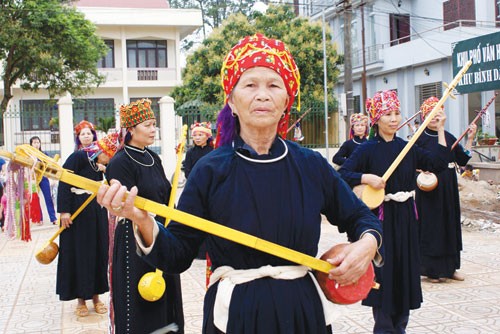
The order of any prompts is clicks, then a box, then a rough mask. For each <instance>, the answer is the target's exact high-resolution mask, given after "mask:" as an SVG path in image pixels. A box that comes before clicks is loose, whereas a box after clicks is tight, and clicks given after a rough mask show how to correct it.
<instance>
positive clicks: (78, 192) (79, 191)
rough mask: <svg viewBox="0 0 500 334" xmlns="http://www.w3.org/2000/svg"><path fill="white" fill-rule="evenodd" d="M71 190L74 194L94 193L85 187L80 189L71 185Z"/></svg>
mask: <svg viewBox="0 0 500 334" xmlns="http://www.w3.org/2000/svg"><path fill="white" fill-rule="evenodd" d="M70 190H71V192H72V193H73V194H76V195H83V194H89V195H92V194H93V192H91V191H89V190H85V189H80V188H75V187H71V189H70Z"/></svg>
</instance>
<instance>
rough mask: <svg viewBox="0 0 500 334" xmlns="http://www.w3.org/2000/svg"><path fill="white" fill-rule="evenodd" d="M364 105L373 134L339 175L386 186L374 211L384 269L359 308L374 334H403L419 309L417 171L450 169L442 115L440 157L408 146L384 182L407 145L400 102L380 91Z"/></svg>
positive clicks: (355, 182) (377, 270)
mask: <svg viewBox="0 0 500 334" xmlns="http://www.w3.org/2000/svg"><path fill="white" fill-rule="evenodd" d="M366 107H367V110H368V111H369V113H370V121H371V127H372V131H371V132H373V133H374V134H375V136H374V137H373V138H370V139H369V140H368V141H367V142H366V143H365V144H364V145H360V147H359V148H358V149H357V150H356V151H354V152H353V154H352V155H351V156H350V157H349V159H347V161H346V162H345V163H344V164H343V165H342V167H341V168H340V170H339V172H340V174H341V175H342V177H343V178H344V180H346V181H347V183H349V185H351V186H352V187H354V186H357V185H359V184H369V185H370V186H372V187H374V188H376V189H381V188H385V194H386V198H385V200H384V202H383V203H382V204H381V205H380V206H379V207H378V208H376V209H374V210H373V211H374V213H375V214H377V215H378V217H379V219H380V220H381V222H382V226H383V231H384V234H383V238H384V250H385V257H384V259H385V262H384V266H383V267H381V268H375V275H376V277H377V281H378V282H380V285H381V288H380V289H379V290H371V292H370V294H369V295H368V297H367V298H366V299H365V300H364V301H363V305H367V306H371V307H372V308H373V317H374V320H375V325H374V328H373V333H400V334H401V333H405V332H406V326H407V324H408V320H409V314H410V310H412V309H417V308H419V307H420V304H421V302H422V289H421V286H420V259H419V243H418V222H417V219H418V217H417V212H416V208H415V201H414V197H415V190H414V189H415V176H416V175H415V174H416V169H417V168H423V169H425V170H431V171H439V170H443V169H445V168H446V167H447V166H448V160H447V159H448V155H449V150H448V149H447V148H446V142H445V136H444V121H445V119H446V117H445V116H444V115H440V116H439V117H438V118H437V134H438V137H437V138H438V142H439V144H440V145H438V146H439V147H437V152H438V154H436V155H433V154H431V153H430V152H427V151H424V150H422V149H420V148H418V147H415V146H414V147H412V148H411V149H410V151H409V152H408V153H407V154H406V156H405V157H404V159H403V160H402V161H401V163H400V164H399V166H398V167H397V168H396V170H395V171H394V173H393V174H392V176H391V177H390V178H389V179H388V180H387V183H385V182H384V180H383V179H382V177H381V176H382V175H383V174H384V173H385V172H386V171H387V169H388V168H389V166H390V165H391V164H392V162H393V161H394V160H395V159H396V157H397V156H398V155H399V153H400V152H401V151H402V150H403V148H404V147H405V146H406V144H407V142H406V141H405V140H403V139H401V138H399V137H397V136H396V131H397V129H398V126H399V123H400V122H401V113H400V109H399V108H400V103H399V99H398V96H397V94H396V92H395V91H382V92H379V93H376V94H375V96H374V97H373V98H371V99H368V100H367V103H366Z"/></svg>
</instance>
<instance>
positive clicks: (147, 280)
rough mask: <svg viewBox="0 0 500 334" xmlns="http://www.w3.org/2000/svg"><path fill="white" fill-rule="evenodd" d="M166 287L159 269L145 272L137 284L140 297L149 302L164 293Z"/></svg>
mask: <svg viewBox="0 0 500 334" xmlns="http://www.w3.org/2000/svg"><path fill="white" fill-rule="evenodd" d="M166 287H167V286H166V284H165V279H164V278H163V276H162V272H161V270H157V271H151V272H149V273H145V274H144V275H143V276H142V277H141V279H140V280H139V284H138V285H137V288H138V289H139V294H140V295H141V297H142V298H144V299H145V300H147V301H149V302H155V301H157V300H158V299H160V298H161V297H162V296H163V294H164V293H165V289H166Z"/></svg>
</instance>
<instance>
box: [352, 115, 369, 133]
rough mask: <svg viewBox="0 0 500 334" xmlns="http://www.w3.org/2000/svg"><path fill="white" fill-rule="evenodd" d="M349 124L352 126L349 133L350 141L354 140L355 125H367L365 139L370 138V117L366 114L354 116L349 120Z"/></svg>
mask: <svg viewBox="0 0 500 334" xmlns="http://www.w3.org/2000/svg"><path fill="white" fill-rule="evenodd" d="M349 123H350V124H351V130H350V132H349V139H352V138H354V130H353V126H354V125H355V124H363V125H365V137H366V136H368V116H366V115H364V114H360V113H359V114H358V113H356V114H352V115H351V118H350V119H349Z"/></svg>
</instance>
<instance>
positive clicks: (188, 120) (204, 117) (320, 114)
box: [177, 103, 339, 148]
mask: <svg viewBox="0 0 500 334" xmlns="http://www.w3.org/2000/svg"><path fill="white" fill-rule="evenodd" d="M337 110H338V109H337V108H336V106H335V105H332V106H329V108H328V113H327V114H328V146H329V147H338V145H339V142H338V135H337V134H338V111H337ZM305 113H307V114H306V115H305V116H304V117H303V118H302V120H301V121H300V127H301V130H302V135H303V136H304V139H303V140H302V141H301V142H300V144H301V145H302V146H304V147H308V148H324V147H325V146H326V145H325V142H326V139H325V107H324V104H322V103H317V104H311V105H302V107H301V111H300V112H298V111H297V110H296V109H295V108H292V112H291V115H290V125H293V124H294V122H295V121H296V120H297V119H299V118H300V117H301V116H302V115H304V114H305ZM177 114H178V115H179V116H181V117H182V123H183V124H187V125H188V126H189V125H191V124H193V123H194V122H207V121H209V122H211V123H212V133H213V134H214V135H215V131H216V128H215V114H216V113H210V112H208V113H207V112H203V111H201V110H200V108H199V107H198V106H196V105H191V106H183V107H182V109H178V110H177ZM293 135H294V131H293V129H291V131H289V133H288V136H287V139H290V140H293ZM192 145H193V143H192V140H191V138H190V133H189V132H188V140H187V145H186V146H187V147H191V146H192Z"/></svg>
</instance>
